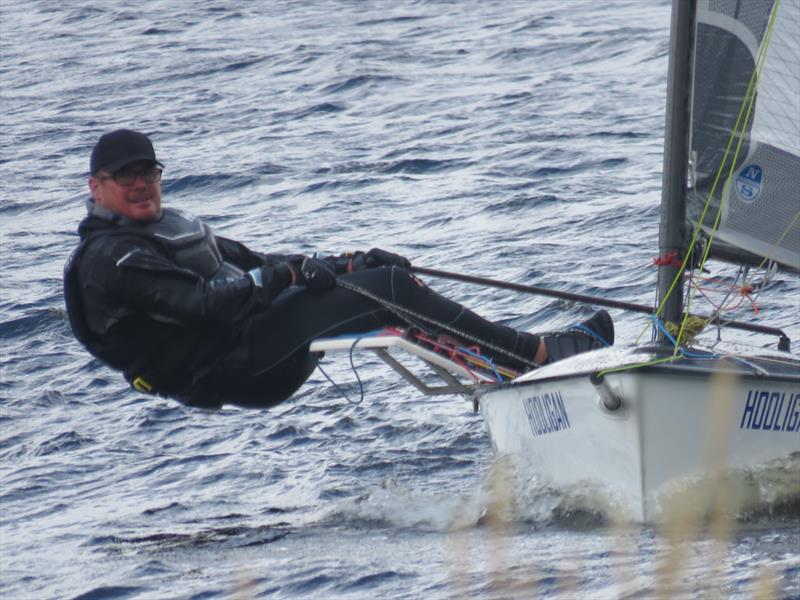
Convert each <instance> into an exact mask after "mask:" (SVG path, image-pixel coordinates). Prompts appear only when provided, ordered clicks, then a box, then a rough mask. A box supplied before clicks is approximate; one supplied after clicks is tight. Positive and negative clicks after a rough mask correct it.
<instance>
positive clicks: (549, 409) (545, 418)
mask: <svg viewBox="0 0 800 600" xmlns="http://www.w3.org/2000/svg"><path fill="white" fill-rule="evenodd" d="M522 404H523V405H524V406H525V414H526V415H527V416H528V423H529V424H530V426H531V431H532V432H533V435H534V436H540V435H545V434H547V433H554V432H556V431H563V430H564V429H569V428H570V424H569V417H568V416H567V409H566V408H564V399H563V398H562V397H561V392H554V393H552V394H542V395H541V396H531V397H530V398H525V399H524V400H523V401H522Z"/></svg>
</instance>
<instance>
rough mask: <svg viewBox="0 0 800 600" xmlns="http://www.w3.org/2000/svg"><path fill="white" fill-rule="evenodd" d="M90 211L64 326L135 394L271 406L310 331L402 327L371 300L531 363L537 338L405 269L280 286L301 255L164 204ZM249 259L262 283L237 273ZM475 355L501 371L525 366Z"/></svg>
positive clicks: (69, 277) (281, 395)
mask: <svg viewBox="0 0 800 600" xmlns="http://www.w3.org/2000/svg"><path fill="white" fill-rule="evenodd" d="M89 207H90V214H89V216H88V217H87V218H85V219H84V220H83V221H82V222H81V224H80V226H79V228H78V232H79V234H80V238H81V243H80V245H79V246H78V247H77V248H76V249H75V251H74V252H73V255H72V256H71V258H70V260H69V261H68V262H67V265H66V266H65V269H64V285H65V299H66V304H67V312H68V315H69V319H70V323H71V325H72V329H73V331H74V333H75V335H76V337H77V338H78V339H79V340H80V341H81V342H82V343H83V344H84V346H86V348H87V349H88V350H89V351H90V352H91V353H92V354H93V355H94V356H96V357H97V358H99V359H100V360H101V361H103V362H104V363H106V364H107V365H108V366H110V367H111V368H113V369H116V370H119V371H122V372H123V373H124V375H125V377H126V378H127V379H128V381H129V382H131V383H132V384H134V385H135V387H136V388H137V389H140V390H148V391H152V392H153V393H158V394H161V395H165V396H170V397H173V398H176V399H178V400H180V401H181V402H184V403H186V404H189V405H193V406H201V407H206V408H218V407H220V406H222V404H224V403H230V404H237V405H240V406H248V407H268V406H272V405H275V404H278V403H279V402H282V401H283V400H285V399H287V398H288V397H290V396H291V395H292V394H293V393H294V392H295V391H296V390H297V389H298V388H299V387H300V386H301V385H302V384H303V382H305V381H306V379H307V378H308V377H309V375H310V374H311V372H312V371H313V369H314V367H315V365H316V361H317V358H318V357H317V356H315V355H313V354H311V353H309V351H308V347H309V344H310V343H311V341H313V340H314V339H316V338H318V337H323V336H335V335H340V334H345V333H362V332H367V331H370V330H373V329H378V328H381V327H384V326H404V325H407V324H408V323H407V321H408V319H403V318H401V317H400V316H398V314H397V311H396V310H392V309H389V308H387V307H386V306H384V305H383V304H382V303H380V302H378V301H376V300H375V299H374V298H375V297H377V298H380V299H382V300H385V301H388V302H390V303H391V304H393V305H395V306H400V307H403V308H405V309H407V310H410V311H413V312H414V313H417V314H419V315H424V316H425V317H427V318H429V319H432V321H433V323H438V324H440V325H441V324H446V325H448V326H449V327H452V328H454V329H455V330H456V331H462V332H464V333H466V334H468V335H469V336H471V337H473V338H475V339H479V340H482V341H484V342H485V343H487V344H488V345H489V346H491V345H494V346H497V347H500V348H502V349H503V350H505V351H506V352H507V353H511V354H512V355H515V356H519V357H530V360H532V359H533V356H534V355H535V353H536V349H537V348H538V344H539V338H538V336H535V335H533V334H528V333H522V332H517V331H516V330H514V329H511V328H509V327H506V326H503V325H498V324H495V323H491V322H489V321H487V320H485V319H483V318H481V317H479V316H478V315H476V314H475V313H473V312H471V311H469V310H467V309H465V308H464V307H462V306H461V305H459V304H457V303H455V302H452V301H450V300H448V299H446V298H444V297H442V296H440V295H439V294H437V293H435V292H434V291H433V290H431V289H430V288H428V287H427V286H425V285H424V284H422V282H420V281H419V280H418V279H417V278H415V277H414V276H412V275H411V274H410V273H409V272H408V271H407V270H406V269H402V268H398V267H378V268H371V269H365V270H361V271H357V272H354V273H338V274H337V275H338V277H339V278H340V279H342V280H345V281H347V282H348V283H350V284H352V285H354V286H357V287H358V288H360V289H363V290H364V291H365V292H366V293H367V295H364V294H362V293H358V292H355V291H353V290H351V289H346V288H345V287H342V286H336V287H334V288H332V289H329V290H324V291H311V290H309V289H306V288H305V287H304V286H291V287H290V286H289V283H290V280H289V279H288V278H287V276H286V275H285V273H286V272H287V271H286V269H283V270H282V269H280V266H281V265H282V264H285V263H287V262H289V263H296V262H297V261H299V260H302V258H303V257H302V256H299V255H278V254H261V253H258V252H253V251H251V250H249V249H248V248H247V247H245V246H244V245H242V244H240V243H238V242H235V241H233V240H229V239H226V238H223V237H219V236H214V234H213V233H212V232H211V230H210V229H209V228H208V227H207V226H205V225H203V224H202V223H201V222H200V221H199V219H195V218H191V217H186V216H184V215H183V214H181V213H180V212H178V211H174V210H170V209H165V210H164V211H163V213H162V217H161V219H160V220H159V222H157V223H154V224H141V223H136V222H132V221H128V220H126V219H122V218H119V217H118V216H115V215H112V214H111V213H108V212H107V211H104V210H102V209H101V208H100V207H96V206H95V205H94V203H93V202H91V201H90V202H89ZM326 260H330V262H331V265H334V266H335V265H336V264H337V260H336V259H334V258H333V257H330V258H329V259H326ZM259 267H263V268H262V269H261V273H262V274H264V278H263V282H262V287H261V288H258V287H256V285H255V284H254V281H253V279H252V278H251V277H250V276H248V274H247V271H250V270H251V269H254V268H259ZM338 270H342V269H341V267H339V268H338ZM348 287H349V286H348ZM369 296H372V298H370V297H369ZM417 324H418V325H420V324H422V323H417ZM425 325H426V326H427V329H428V330H429V331H430V332H432V333H434V334H435V333H439V332H443V333H450V334H452V330H451V329H448V328H441V327H439V326H436V325H433V324H431V323H430V322H428V323H425ZM484 352H485V353H486V354H487V355H489V356H491V357H492V358H494V359H495V360H497V361H498V362H500V363H503V364H506V365H508V366H511V367H516V368H519V369H522V370H524V369H526V368H530V366H531V365H530V363H527V362H519V361H515V360H513V359H510V358H509V356H508V355H506V354H503V353H501V355H499V356H498V355H497V353H493V352H492V351H491V350H490V349H488V348H484Z"/></svg>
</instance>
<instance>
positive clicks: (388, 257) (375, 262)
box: [364, 248, 411, 269]
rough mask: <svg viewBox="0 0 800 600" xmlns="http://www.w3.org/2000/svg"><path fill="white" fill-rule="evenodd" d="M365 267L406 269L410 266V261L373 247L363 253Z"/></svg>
mask: <svg viewBox="0 0 800 600" xmlns="http://www.w3.org/2000/svg"><path fill="white" fill-rule="evenodd" d="M364 259H365V262H366V264H367V268H372V267H402V268H404V269H408V268H409V267H410V266H411V261H410V260H408V259H407V258H405V257H403V256H400V255H399V254H394V253H393V252H387V251H386V250H381V249H380V248H373V249H372V250H370V251H369V252H367V253H366V254H365V255H364Z"/></svg>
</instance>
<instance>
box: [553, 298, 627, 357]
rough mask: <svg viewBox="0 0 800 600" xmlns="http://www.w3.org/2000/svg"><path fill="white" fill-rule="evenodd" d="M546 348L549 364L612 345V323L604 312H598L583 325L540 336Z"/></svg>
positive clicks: (609, 316)
mask: <svg viewBox="0 0 800 600" xmlns="http://www.w3.org/2000/svg"><path fill="white" fill-rule="evenodd" d="M542 339H543V340H544V345H545V347H546V348H547V363H546V364H550V363H553V362H556V361H557V360H561V359H564V358H567V357H568V356H572V355H573V354H580V353H581V352H588V351H589V350H596V349H597V348H604V347H606V346H612V345H613V344H614V322H613V321H612V320H611V315H609V314H608V313H607V312H606V311H604V310H598V311H597V312H596V313H594V315H592V317H591V318H589V319H587V320H585V321H584V322H583V323H579V324H578V325H573V326H572V327H570V328H569V329H566V330H565V331H559V332H556V333H547V334H545V335H543V336H542Z"/></svg>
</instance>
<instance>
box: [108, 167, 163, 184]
mask: <svg viewBox="0 0 800 600" xmlns="http://www.w3.org/2000/svg"><path fill="white" fill-rule="evenodd" d="M137 177H141V179H142V181H144V182H145V183H155V182H156V181H161V169H160V168H159V167H157V166H155V165H154V166H152V167H138V168H137V167H122V168H121V169H118V170H116V171H114V174H113V175H97V179H99V180H100V181H104V180H106V179H113V180H114V183H116V184H117V185H119V186H122V187H129V186H131V185H133V182H134V181H136V178H137Z"/></svg>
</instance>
